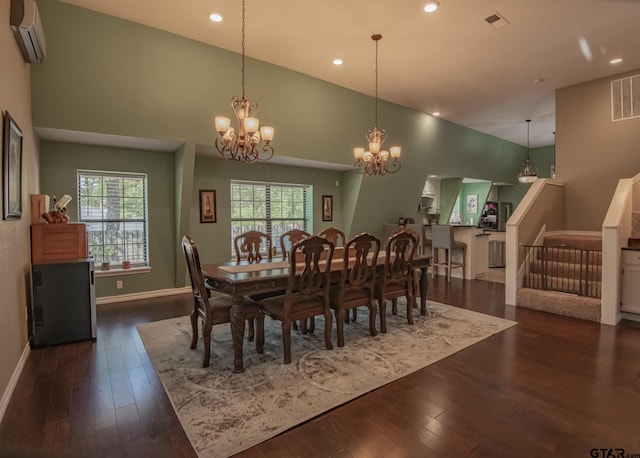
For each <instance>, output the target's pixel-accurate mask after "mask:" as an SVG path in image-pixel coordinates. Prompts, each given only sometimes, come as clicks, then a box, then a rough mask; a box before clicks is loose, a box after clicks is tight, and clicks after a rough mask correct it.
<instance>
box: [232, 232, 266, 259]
mask: <svg viewBox="0 0 640 458" xmlns="http://www.w3.org/2000/svg"><path fill="white" fill-rule="evenodd" d="M233 246H234V249H235V252H236V262H240V261H242V260H244V261H247V262H249V263H256V262H260V261H262V260H263V259H267V260H269V261H271V259H272V257H273V251H272V250H273V240H272V239H271V236H270V235H269V234H265V233H264V232H260V231H247V232H243V233H242V234H240V235H238V236H236V237H235V238H234V239H233Z"/></svg>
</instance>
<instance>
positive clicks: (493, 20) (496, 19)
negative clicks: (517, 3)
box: [484, 12, 509, 29]
mask: <svg viewBox="0 0 640 458" xmlns="http://www.w3.org/2000/svg"><path fill="white" fill-rule="evenodd" d="M484 20H485V21H486V22H487V24H489V25H490V26H491V27H493V28H494V29H499V28H500V27H504V26H505V25H507V24H509V21H507V20H506V19H505V17H504V16H503V15H502V14H500V13H497V12H496V13H495V14H492V15H491V16H487V17H486V18H484Z"/></svg>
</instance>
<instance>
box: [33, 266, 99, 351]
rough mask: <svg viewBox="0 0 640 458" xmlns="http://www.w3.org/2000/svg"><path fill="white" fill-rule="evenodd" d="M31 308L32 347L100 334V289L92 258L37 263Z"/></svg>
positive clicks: (34, 267) (80, 339) (34, 272)
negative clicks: (98, 293)
mask: <svg viewBox="0 0 640 458" xmlns="http://www.w3.org/2000/svg"><path fill="white" fill-rule="evenodd" d="M31 287H32V297H31V306H30V307H29V310H28V314H27V315H28V327H29V342H30V344H31V347H32V348H39V347H46V346H49V345H58V344H63V343H70V342H78V341H82V340H90V339H94V338H95V337H96V292H95V276H94V266H93V259H92V258H84V259H80V260H75V261H66V262H55V263H43V264H34V265H33V266H32V267H31Z"/></svg>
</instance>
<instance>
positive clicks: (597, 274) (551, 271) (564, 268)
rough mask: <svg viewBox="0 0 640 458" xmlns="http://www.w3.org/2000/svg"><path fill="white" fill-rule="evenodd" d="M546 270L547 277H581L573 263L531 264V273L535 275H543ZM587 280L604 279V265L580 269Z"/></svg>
mask: <svg viewBox="0 0 640 458" xmlns="http://www.w3.org/2000/svg"><path fill="white" fill-rule="evenodd" d="M545 269H546V272H547V275H551V276H554V277H565V278H570V277H573V276H575V275H579V274H580V272H579V269H578V265H576V264H574V263H571V262H557V261H547V262H545V261H541V260H538V261H531V262H530V263H529V272H530V273H533V274H542V273H543V272H544V271H545ZM580 270H582V273H583V274H584V275H587V277H586V278H588V279H589V280H594V281H600V279H601V278H602V265H600V264H597V265H594V264H590V265H589V266H582V268H581V269H580ZM587 272H588V273H587Z"/></svg>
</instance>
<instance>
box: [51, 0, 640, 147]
mask: <svg viewBox="0 0 640 458" xmlns="http://www.w3.org/2000/svg"><path fill="white" fill-rule="evenodd" d="M63 1H65V2H66V3H70V4H74V5H77V6H80V7H83V8H88V9H92V10H95V11H99V12H102V13H105V14H108V15H112V16H116V17H120V18H123V19H126V20H129V21H133V22H137V23H141V24H145V25H148V26H151V27H155V28H158V29H163V30H166V31H169V32H171V33H174V34H177V35H181V36H184V37H188V38H192V39H194V40H198V41H201V42H204V43H209V44H211V45H214V46H218V47H221V48H225V49H229V50H232V51H236V52H240V50H241V33H240V32H241V2H240V0H189V1H187V2H185V1H175V0H136V1H133V2H132V1H130V0H110V1H108V2H106V1H104V0H63ZM426 2H427V0H322V1H318V0H260V1H258V0H246V53H247V55H249V56H251V57H254V58H256V59H260V60H263V61H266V62H270V63H273V64H276V65H279V66H282V67H285V68H289V69H291V70H295V71H298V72H301V73H304V74H307V75H311V76H313V77H316V78H320V79H322V80H326V81H329V82H331V83H335V84H337V85H340V86H343V87H346V88H349V89H353V90H356V91H358V92H362V93H365V94H369V95H374V89H375V86H374V83H375V79H374V66H375V45H374V42H373V41H372V40H371V35H372V34H374V33H379V34H382V36H383V38H382V40H381V41H380V42H379V97H380V98H381V99H384V100H387V101H390V102H394V103H397V104H400V105H404V106H406V107H409V108H413V109H415V110H417V111H420V112H425V113H433V112H435V111H438V112H440V113H441V117H442V118H444V119H447V120H449V121H452V122H455V123H457V124H461V125H463V126H466V127H469V128H472V129H475V130H478V131H481V132H485V133H488V134H491V135H494V136H496V137H499V138H503V139H505V140H509V141H512V142H514V143H518V144H521V145H526V142H527V129H526V123H525V120H526V119H531V120H532V122H531V126H530V127H531V135H530V144H531V146H532V147H535V146H544V145H550V144H552V143H553V132H554V131H555V95H554V94H555V90H556V89H558V88H562V87H566V86H570V85H574V84H577V83H582V82H586V81H590V80H594V79H598V78H602V77H606V76H610V75H615V74H618V73H622V72H626V71H630V70H634V69H640V26H639V24H640V0H537V1H530V0H466V1H465V0H440V7H439V9H438V10H437V11H436V12H435V13H431V14H427V13H425V12H424V11H423V6H424V4H425V3H426ZM212 12H216V13H219V14H220V15H221V16H222V17H223V21H222V22H220V23H213V22H211V21H210V20H209V18H208V15H209V13H212ZM492 15H497V16H498V17H501V18H502V20H501V21H500V22H499V24H502V25H503V26H502V27H497V28H496V27H494V26H492V25H490V24H489V22H487V21H486V20H485V19H486V18H488V17H490V16H492ZM617 57H620V58H622V59H623V61H622V63H619V64H616V65H613V64H611V63H610V60H611V59H613V58H617ZM334 58H340V59H342V60H343V61H344V63H343V65H341V66H335V65H333V64H332V61H333V59H334ZM247 84H248V85H250V84H251V82H250V80H248V81H247Z"/></svg>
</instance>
